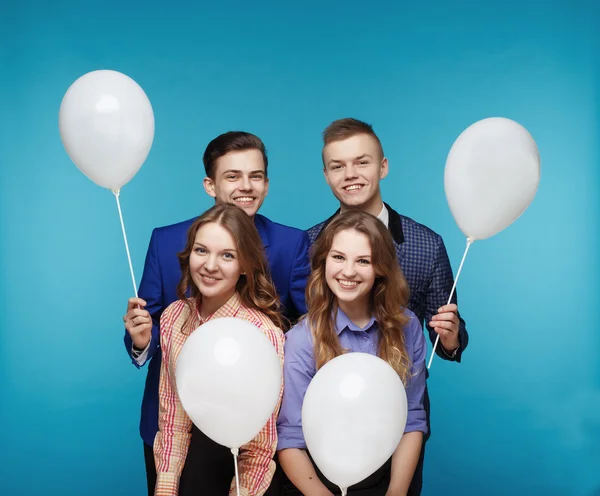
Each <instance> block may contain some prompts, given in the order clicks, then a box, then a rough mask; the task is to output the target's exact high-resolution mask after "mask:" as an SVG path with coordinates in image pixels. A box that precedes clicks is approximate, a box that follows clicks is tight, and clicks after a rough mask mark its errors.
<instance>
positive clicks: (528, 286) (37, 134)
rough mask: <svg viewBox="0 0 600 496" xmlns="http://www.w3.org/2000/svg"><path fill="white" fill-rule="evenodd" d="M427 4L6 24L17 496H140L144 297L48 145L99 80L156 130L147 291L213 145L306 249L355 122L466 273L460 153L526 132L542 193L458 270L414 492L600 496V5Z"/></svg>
mask: <svg viewBox="0 0 600 496" xmlns="http://www.w3.org/2000/svg"><path fill="white" fill-rule="evenodd" d="M417 3H419V2H380V1H375V0H373V1H369V2H365V1H364V0H363V1H356V2H355V1H352V2H350V1H346V2H325V1H319V2H314V1H304V2H297V3H295V4H293V5H292V4H291V3H290V4H289V5H286V6H284V5H282V3H279V2H272V3H270V4H269V3H264V2H245V3H238V2H223V3H222V5H219V6H217V5H216V4H217V2H196V3H192V2H189V3H179V2H154V3H152V2H141V1H140V2H134V1H133V0H120V1H118V2H116V1H112V0H111V1H104V2H76V1H74V0H64V1H60V2H52V3H50V2H48V3H46V2H41V1H40V2H33V1H18V2H17V0H8V2H7V1H6V0H4V2H2V5H1V7H0V9H1V10H0V95H1V96H0V98H1V101H2V106H1V108H0V188H1V189H0V212H1V213H0V215H1V226H2V227H1V232H2V237H1V241H0V254H1V262H0V263H1V264H2V266H1V278H0V292H1V294H0V305H1V307H0V322H1V330H0V350H1V360H0V381H1V382H0V384H1V387H0V392H1V395H2V399H1V406H0V408H1V411H0V414H1V418H0V425H1V429H0V453H1V454H0V457H1V458H0V467H1V470H0V478H1V480H0V487H1V488H2V493H3V494H10V495H22V494H27V495H33V494H53V495H54V494H61V495H64V496H66V495H81V494H88V495H105V494H113V495H117V494H136V495H137V494H144V491H145V478H144V469H143V457H142V441H141V439H140V438H139V435H138V420H139V408H140V402H141V395H142V389H143V381H144V378H145V369H144V370H141V371H138V370H136V369H135V368H134V367H133V365H131V363H130V361H129V359H128V357H127V354H126V353H125V350H124V347H123V343H122V337H123V328H122V324H121V316H122V315H123V313H124V310H125V306H126V300H127V298H128V297H129V296H131V294H132V287H131V280H130V276H129V273H128V267H127V260H126V255H125V249H124V245H123V240H122V235H121V230H120V224H119V220H118V215H117V209H116V205H115V201H114V198H113V196H112V194H111V193H110V192H109V191H106V190H103V189H101V188H99V187H98V186H96V185H95V184H93V183H92V182H91V181H90V180H88V179H87V178H86V177H85V176H84V175H83V174H81V173H80V172H79V171H78V169H77V168H76V167H75V166H74V165H73V164H72V162H71V161H70V160H69V158H68V156H67V154H66V152H65V150H64V148H63V146H62V144H61V141H60V138H59V134H58V126H57V118H58V108H59V105H60V102H61V99H62V97H63V95H64V93H65V91H66V90H67V88H68V87H69V86H70V84H71V83H73V81H74V80H75V79H77V78H78V77H79V76H81V75H83V74H84V73H86V72H88V71H92V70H95V69H115V70H119V71H122V72H124V73H126V74H128V75H129V76H131V77H132V78H134V79H135V80H136V81H137V82H138V83H139V84H140V85H141V86H142V87H143V88H144V90H145V91H146V93H147V94H148V96H149V98H150V100H151V102H152V105H153V108H154V112H155V118H156V136H155V141H154V146H153V148H152V151H151V153H150V156H149V158H148V160H147V162H146V163H145V165H144V166H143V167H142V169H141V170H140V172H139V173H138V175H137V176H136V177H135V178H134V180H133V181H132V182H131V183H130V184H128V185H127V186H126V187H125V188H124V189H123V191H122V195H121V197H122V207H123V212H124V216H125V222H126V226H127V231H128V235H129V242H130V247H131V250H132V257H133V261H134V268H135V272H136V276H137V279H138V282H139V279H140V277H141V274H142V268H143V262H144V256H145V252H146V248H147V243H148V241H149V237H150V233H151V229H152V228H153V227H154V226H158V225H165V224H168V223H173V222H176V221H180V220H183V219H187V218H189V217H192V216H194V215H196V214H198V213H200V212H201V211H203V210H204V209H206V208H207V207H209V206H210V205H211V201H210V199H209V198H208V197H207V196H206V195H205V193H204V191H203V189H202V178H203V169H202V166H201V156H202V152H203V150H204V147H205V146H206V144H207V143H208V141H209V140H210V139H212V138H213V137H214V136H216V135H217V134H220V133H221V132H224V131H227V130H230V129H244V130H247V131H251V132H254V133H256V134H258V135H259V136H260V137H262V138H263V139H264V141H265V142H266V144H267V147H268V149H269V153H270V160H271V164H272V168H271V171H270V176H271V190H270V194H269V196H268V198H267V201H266V203H265V204H264V207H263V209H262V212H263V213H264V214H265V215H267V216H269V217H271V218H272V219H274V220H277V221H279V222H283V223H287V224H291V225H294V226H297V227H302V228H308V227H310V226H311V225H313V224H315V223H317V222H318V221H321V220H322V219H324V218H325V217H327V216H329V215H330V213H332V212H333V211H334V209H335V208H336V204H335V201H334V199H333V196H332V195H331V194H330V190H329V189H328V187H327V186H326V184H325V182H324V180H323V178H322V174H321V163H320V149H321V143H320V132H321V131H322V129H323V128H324V127H325V126H326V125H327V124H329V123H330V122H331V121H332V120H334V119H337V118H340V117H346V116H354V117H357V118H361V119H364V120H367V121H368V122H371V123H373V124H374V125H375V130H376V131H377V132H378V134H379V136H380V137H381V140H382V142H383V144H384V148H385V151H386V155H387V156H388V158H389V160H390V174H389V176H388V177H387V178H386V179H385V180H384V182H383V186H382V187H383V193H384V198H385V199H386V200H387V201H388V202H389V203H391V204H392V205H393V206H394V207H395V208H396V209H397V210H399V211H400V212H402V213H403V214H405V215H408V216H410V217H413V218H414V219H416V220H418V221H419V222H422V223H424V224H426V225H428V226H429V227H431V228H433V229H434V230H436V231H437V232H439V233H440V234H441V235H442V236H443V237H444V240H445V242H446V245H447V248H448V252H449V254H450V257H451V261H452V264H453V267H454V270H455V271H456V269H457V267H458V264H459V262H460V258H461V256H462V253H463V250H464V245H465V240H464V236H463V235H462V233H461V232H460V231H459V230H458V228H457V226H456V224H455V222H454V220H453V218H452V216H451V214H450V211H449V209H448V206H447V203H446V199H445V195H444V189H443V170H444V162H445V158H446V155H447V153H448V151H449V149H450V146H451V145H452V143H453V141H454V140H455V139H456V137H457V136H458V135H459V134H460V132H461V131H462V130H463V129H464V128H466V127H467V126H468V125H470V124H472V123H473V122H475V121H476V120H479V119H481V118H485V117H489V116H504V117H509V118H512V119H515V120H517V121H518V122H520V123H521V124H523V125H524V126H525V127H526V128H527V129H528V130H529V131H530V132H531V133H532V135H533V136H534V138H535V139H536V141H537V144H538V147H539V149H540V153H541V157H542V180H541V184H540V188H539V191H538V194H537V196H536V198H535V200H534V202H533V203H532V205H531V207H530V208H529V209H528V210H527V211H526V212H525V214H524V215H523V216H522V217H521V218H520V219H519V220H518V221H517V222H516V223H515V224H513V225H512V226H511V227H510V228H509V229H507V230H505V231H503V232H501V233H500V234H499V235H497V236H495V237H493V238H491V239H489V240H486V241H481V242H477V243H475V245H473V247H472V248H471V250H470V251H469V255H468V258H467V261H466V264H465V268H464V271H463V274H462V276H461V278H460V282H459V287H458V291H459V296H460V307H461V311H462V313H463V314H464V316H465V318H466V320H467V325H468V329H469V331H470V335H471V343H470V345H469V348H468V350H467V351H466V353H465V355H464V358H463V359H464V361H463V363H462V364H461V365H456V364H453V363H446V362H442V361H440V360H436V361H434V364H433V366H432V370H431V372H432V373H431V377H430V380H429V385H430V389H431V397H432V403H433V412H432V422H433V435H432V438H431V440H430V442H429V444H428V451H427V457H426V469H425V474H426V483H425V490H424V494H425V495H442V494H443V495H455V494H456V495H505V494H519V495H521V494H522V495H526V494H543V495H592V494H594V495H598V494H600V470H599V469H598V467H600V447H599V445H600V361H599V360H598V358H597V356H598V349H600V337H599V333H598V322H597V319H596V318H595V315H596V309H597V308H598V296H599V290H598V276H599V274H600V271H599V270H598V269H599V264H598V253H599V252H600V250H599V248H600V247H599V244H600V237H599V229H598V212H600V209H599V208H598V207H599V203H600V201H599V200H600V189H599V184H600V181H599V179H600V178H599V176H600V167H599V159H600V156H599V142H598V139H599V127H600V126H599V123H600V103H599V102H600V100H599V97H598V95H599V90H600V79H599V76H600V74H599V71H598V69H599V62H598V60H599V59H598V57H599V55H600V44H599V35H598V34H596V33H595V31H594V30H596V31H598V19H599V18H600V15H599V14H600V12H599V7H597V6H595V5H594V3H595V4H596V5H598V4H597V2H592V1H590V2H584V1H578V0H571V1H570V2H568V1H550V0H548V1H545V2H542V1H539V2H536V1H528V0H521V1H519V2H514V1H506V0H505V1H503V2H488V3H486V2H482V1H481V0H479V1H476V2H475V1H463V2H446V1H443V0H438V1H435V0H432V1H428V2H420V4H421V5H417ZM159 4H161V5H159Z"/></svg>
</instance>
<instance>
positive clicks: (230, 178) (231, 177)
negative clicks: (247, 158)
mask: <svg viewBox="0 0 600 496" xmlns="http://www.w3.org/2000/svg"><path fill="white" fill-rule="evenodd" d="M225 177H226V178H227V179H229V180H230V181H235V180H236V179H237V176H236V175H235V174H228V175H227V176H225Z"/></svg>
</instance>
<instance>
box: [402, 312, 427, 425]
mask: <svg viewBox="0 0 600 496" xmlns="http://www.w3.org/2000/svg"><path fill="white" fill-rule="evenodd" d="M405 337H406V340H407V341H410V343H411V347H410V349H409V350H408V351H409V353H410V355H411V356H410V359H411V362H412V367H411V376H410V377H409V379H408V381H407V384H406V386H405V391H406V399H407V403H408V405H407V406H408V415H407V418H406V427H405V428H404V432H405V433H406V432H414V431H421V432H423V433H424V434H426V433H427V415H426V413H425V406H424V403H423V402H424V398H425V380H426V369H425V353H426V347H425V336H424V335H423V330H422V328H421V324H420V322H419V319H418V318H417V317H416V315H414V314H413V313H412V312H411V313H410V321H409V322H408V324H407V325H406V328H405Z"/></svg>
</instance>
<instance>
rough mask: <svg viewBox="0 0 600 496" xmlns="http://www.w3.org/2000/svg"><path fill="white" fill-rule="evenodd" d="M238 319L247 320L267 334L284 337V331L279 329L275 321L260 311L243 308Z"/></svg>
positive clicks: (238, 314)
mask: <svg viewBox="0 0 600 496" xmlns="http://www.w3.org/2000/svg"><path fill="white" fill-rule="evenodd" d="M236 318H238V319H242V320H246V321H248V322H250V323H251V324H253V325H255V326H256V327H258V328H259V329H261V330H262V331H263V332H264V333H265V334H276V335H279V334H280V335H281V336H282V337H283V331H282V330H281V329H279V327H277V326H276V325H275V324H274V323H273V321H272V320H271V319H270V318H269V317H268V316H267V315H266V314H264V313H263V312H261V311H260V310H256V309H254V308H249V307H246V306H243V305H242V306H241V307H240V309H239V311H238V312H237V315H236Z"/></svg>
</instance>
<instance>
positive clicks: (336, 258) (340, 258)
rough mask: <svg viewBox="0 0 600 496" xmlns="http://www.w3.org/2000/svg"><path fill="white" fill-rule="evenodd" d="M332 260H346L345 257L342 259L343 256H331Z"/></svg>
mask: <svg viewBox="0 0 600 496" xmlns="http://www.w3.org/2000/svg"><path fill="white" fill-rule="evenodd" d="M331 258H333V259H334V260H344V257H342V256H341V255H331Z"/></svg>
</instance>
